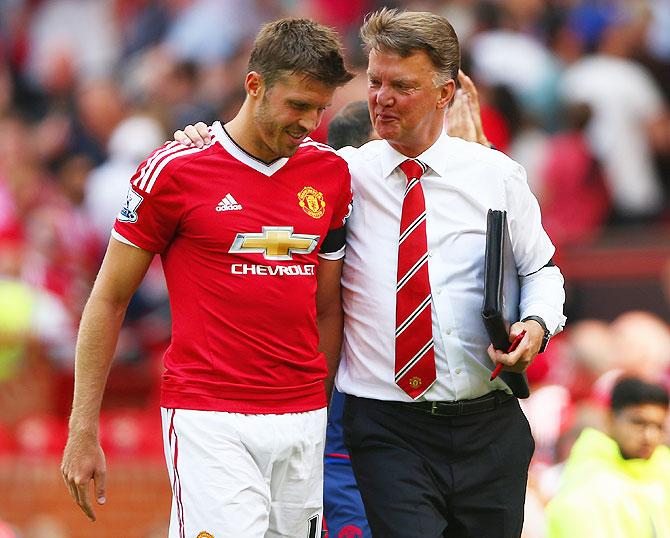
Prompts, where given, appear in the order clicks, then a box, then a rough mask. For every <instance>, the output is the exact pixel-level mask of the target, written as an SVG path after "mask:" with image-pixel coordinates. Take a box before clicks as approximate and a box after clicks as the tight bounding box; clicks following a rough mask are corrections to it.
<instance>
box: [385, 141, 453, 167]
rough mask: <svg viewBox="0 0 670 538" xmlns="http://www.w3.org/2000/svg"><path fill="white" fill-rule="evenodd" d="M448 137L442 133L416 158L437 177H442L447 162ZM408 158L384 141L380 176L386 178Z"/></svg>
mask: <svg viewBox="0 0 670 538" xmlns="http://www.w3.org/2000/svg"><path fill="white" fill-rule="evenodd" d="M449 139H450V137H449V136H448V135H447V133H446V132H444V131H442V133H441V134H440V136H439V137H438V139H437V140H436V141H435V142H434V143H433V145H432V146H430V147H429V148H428V149H427V150H426V151H424V152H423V153H422V154H421V155H419V156H418V157H415V158H416V159H417V160H419V161H421V162H422V163H424V164H425V165H427V166H428V167H429V168H430V169H431V170H432V171H433V172H434V173H435V174H437V175H438V176H439V177H442V176H444V174H445V172H446V169H447V163H448V160H449V153H450V151H449V149H450V146H451V144H450V140H449ZM408 158H409V157H407V156H405V155H403V154H402V153H400V152H399V151H397V150H396V149H394V148H393V147H391V145H390V144H389V143H388V142H386V141H384V145H383V150H382V159H381V160H382V175H383V177H384V178H388V177H389V176H390V175H391V174H392V173H393V171H394V170H395V169H396V168H398V166H400V164H402V162H403V161H405V160H407V159H408Z"/></svg>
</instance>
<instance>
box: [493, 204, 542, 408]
mask: <svg viewBox="0 0 670 538" xmlns="http://www.w3.org/2000/svg"><path fill="white" fill-rule="evenodd" d="M484 263H485V272H484V300H483V303H482V312H481V314H482V320H483V321H484V327H486V332H487V333H488V335H489V338H490V339H491V344H493V347H494V348H495V349H500V350H509V348H510V341H509V328H510V326H511V325H512V323H514V322H516V321H518V320H519V274H518V272H517V269H516V262H515V261H514V252H513V251H512V243H511V241H510V238H509V231H508V229H507V213H506V212H505V211H500V210H494V209H489V212H488V215H487V222H486V253H485V256H484ZM500 370H502V366H500V369H499V370H498V371H499V373H500V378H501V379H502V380H503V381H505V383H507V385H508V386H509V388H510V389H511V390H512V393H513V394H514V396H516V397H517V398H528V396H530V389H529V387H528V381H527V378H526V374H519V373H516V372H507V371H500ZM492 377H493V376H492Z"/></svg>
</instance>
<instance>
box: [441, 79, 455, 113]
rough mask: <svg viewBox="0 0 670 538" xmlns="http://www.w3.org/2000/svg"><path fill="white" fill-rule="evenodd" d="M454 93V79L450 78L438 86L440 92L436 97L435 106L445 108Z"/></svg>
mask: <svg viewBox="0 0 670 538" xmlns="http://www.w3.org/2000/svg"><path fill="white" fill-rule="evenodd" d="M455 95H456V81H454V79H453V78H450V79H449V80H447V82H445V83H444V84H442V85H441V86H440V94H439V96H438V99H437V108H447V107H448V106H449V105H450V104H451V102H452V101H453V99H454V96H455Z"/></svg>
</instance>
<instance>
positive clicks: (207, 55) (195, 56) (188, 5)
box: [165, 0, 264, 65]
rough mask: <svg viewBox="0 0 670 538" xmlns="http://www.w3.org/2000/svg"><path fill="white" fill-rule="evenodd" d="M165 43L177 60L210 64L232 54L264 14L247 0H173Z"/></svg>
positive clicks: (252, 32) (249, 35)
mask: <svg viewBox="0 0 670 538" xmlns="http://www.w3.org/2000/svg"><path fill="white" fill-rule="evenodd" d="M175 5H177V6H179V7H178V8H177V9H176V10H175V13H173V19H172V23H171V25H170V28H169V29H168V32H167V35H166V37H165V44H166V45H167V47H168V48H169V50H170V51H172V53H173V54H174V55H175V57H176V58H177V59H178V60H180V61H192V62H196V63H198V64H201V65H213V64H216V63H219V62H222V61H225V60H227V59H229V58H231V57H232V56H233V55H235V54H236V53H237V52H238V50H239V48H240V46H241V45H242V44H243V43H244V42H245V41H247V40H249V38H250V37H251V36H253V35H254V34H255V33H256V31H257V30H258V28H259V27H260V24H261V23H262V22H263V20H264V17H263V15H262V14H260V13H258V11H257V9H256V3H255V2H249V1H248V0H192V1H190V2H176V3H175Z"/></svg>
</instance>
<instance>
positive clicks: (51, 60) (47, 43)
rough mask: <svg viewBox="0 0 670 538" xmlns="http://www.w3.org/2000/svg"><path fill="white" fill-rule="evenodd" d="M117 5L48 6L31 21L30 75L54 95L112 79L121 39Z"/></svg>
mask: <svg viewBox="0 0 670 538" xmlns="http://www.w3.org/2000/svg"><path fill="white" fill-rule="evenodd" d="M113 5H114V0H44V1H43V2H39V3H38V7H37V9H36V11H35V13H34V14H33V16H32V18H31V20H30V29H29V37H28V39H29V41H28V44H27V46H28V51H27V52H28V60H27V72H28V75H29V78H30V80H31V81H32V82H33V83H34V84H36V85H37V86H38V87H42V88H45V89H46V90H47V91H48V92H49V93H51V92H62V91H65V90H67V89H68V88H69V87H71V86H72V85H73V82H74V81H75V80H87V79H90V78H97V77H101V76H108V75H110V74H111V73H112V69H113V67H114V66H115V63H116V61H117V60H118V58H119V46H120V39H119V35H118V30H117V27H116V25H115V17H114V12H113Z"/></svg>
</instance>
